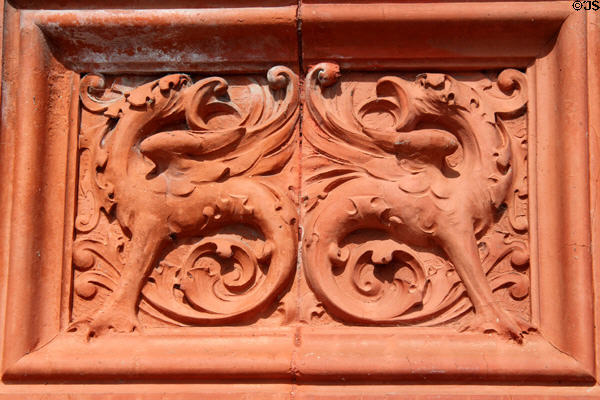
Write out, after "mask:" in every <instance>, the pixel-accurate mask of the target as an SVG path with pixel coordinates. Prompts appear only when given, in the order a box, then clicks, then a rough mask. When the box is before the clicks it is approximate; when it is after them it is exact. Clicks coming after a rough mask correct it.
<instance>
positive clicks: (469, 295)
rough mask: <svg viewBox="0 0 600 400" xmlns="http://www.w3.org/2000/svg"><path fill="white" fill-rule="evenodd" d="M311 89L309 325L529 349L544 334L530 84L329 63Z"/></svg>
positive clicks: (514, 75)
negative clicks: (489, 340)
mask: <svg viewBox="0 0 600 400" xmlns="http://www.w3.org/2000/svg"><path fill="white" fill-rule="evenodd" d="M379 76H380V75H379ZM379 76H378V77H379ZM305 88H306V93H305V96H306V109H307V112H306V114H307V116H306V117H305V123H304V124H303V135H304V136H303V137H304V139H305V141H304V146H303V159H302V164H303V177H302V178H303V187H302V206H303V216H302V225H303V227H304V239H303V257H304V264H303V266H304V268H303V272H304V273H305V274H306V278H307V281H308V285H309V287H310V288H311V290H312V291H314V294H315V296H316V299H314V301H313V302H312V303H311V302H310V301H306V302H305V304H306V307H305V308H306V310H307V311H306V312H305V313H304V315H305V318H306V319H308V320H310V319H311V318H313V317H315V318H321V319H323V313H324V311H327V312H328V313H330V314H331V316H333V318H334V319H335V320H338V321H340V322H342V323H358V324H376V325H380V324H388V325H389V324H394V325H425V326H435V325H441V324H447V325H456V327H457V328H459V329H461V330H473V331H478V332H496V333H498V334H500V335H502V336H505V337H508V338H512V339H515V340H517V341H521V340H522V337H523V334H525V333H527V332H529V331H530V330H532V329H533V328H532V327H531V326H530V324H529V323H528V322H527V320H528V319H529V312H530V311H529V308H530V307H529V299H528V293H529V277H528V265H529V250H528V233H527V230H528V225H527V134H526V114H525V111H526V104H527V94H526V78H525V75H524V74H523V73H521V72H519V71H516V70H510V69H509V70H504V71H502V72H501V73H500V74H499V75H497V76H492V75H490V76H484V75H476V74H463V75H462V76H458V75H457V76H456V77H455V76H450V75H447V74H442V73H425V74H418V75H416V76H415V75H412V76H408V75H407V76H383V77H380V78H379V79H378V80H376V78H375V77H374V75H373V74H349V75H348V76H346V77H342V76H341V74H340V71H339V68H338V66H337V65H335V64H331V63H322V64H318V65H316V66H314V67H313V68H312V69H311V70H310V72H309V73H308V76H307V78H306V83H305ZM323 306H324V310H323ZM509 309H510V310H511V311H509ZM472 311H474V312H472ZM329 322H330V323H331V322H332V321H329Z"/></svg>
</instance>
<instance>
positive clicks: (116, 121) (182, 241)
mask: <svg viewBox="0 0 600 400" xmlns="http://www.w3.org/2000/svg"><path fill="white" fill-rule="evenodd" d="M304 88H305V93H304V94H305V98H304V103H305V107H304V116H303V120H304V123H303V126H302V135H303V138H304V139H303V144H302V146H300V144H299V140H298V128H297V124H296V123H297V119H298V115H299V108H298V102H299V82H298V78H297V76H296V75H295V74H294V73H293V72H292V71H290V70H289V69H287V68H285V67H274V68H272V69H271V70H269V72H268V74H267V77H266V79H265V78H261V77H229V78H227V79H223V78H218V77H211V78H196V77H191V76H188V75H184V74H172V75H167V76H163V77H160V78H158V79H152V78H142V77H131V76H122V77H102V76H99V75H93V74H89V75H86V76H84V77H83V78H82V80H81V90H80V97H81V102H82V112H81V130H80V137H79V183H78V185H79V191H78V208H77V218H76V226H75V242H74V246H73V264H74V285H73V286H74V290H73V291H74V293H73V302H72V310H71V311H72V323H71V325H70V326H69V328H68V330H69V331H72V332H79V333H83V334H85V335H86V336H87V337H88V338H89V337H93V336H98V335H101V334H104V333H106V332H108V331H115V332H131V331H135V330H140V329H141V328H142V327H153V326H165V325H167V326H206V325H217V324H219V325H220V324H242V325H251V324H252V325H260V324H262V323H265V321H266V320H272V321H275V320H276V322H273V323H275V324H277V325H282V324H288V323H292V322H294V323H308V324H315V325H323V324H325V325H348V324H357V325H375V326H381V325H385V326H388V325H411V326H441V325H444V326H447V327H454V328H457V329H459V330H470V331H476V332H495V333H498V334H500V335H501V336H504V337H507V338H511V339H514V340H516V341H522V338H523V335H524V334H526V333H528V332H530V331H532V330H534V328H532V327H531V325H530V323H529V322H528V321H529V315H530V300H529V286H530V284H529V281H530V280H529V271H528V267H529V245H528V242H529V237H528V212H527V208H528V206H527V198H528V193H527V129H526V127H527V114H526V107H527V93H526V78H525V75H524V74H523V73H521V72H519V71H517V70H504V71H501V72H500V73H499V74H493V73H490V74H487V75H484V74H483V73H480V74H475V73H470V74H467V73H462V74H452V75H448V74H442V73H426V74H412V75H410V74H406V75H393V76H392V75H390V76H383V77H382V76H381V74H379V75H376V74H371V73H370V74H346V75H344V76H342V75H341V74H340V71H339V68H338V67H337V65H335V64H330V63H322V64H318V65H316V66H314V67H313V68H312V69H311V70H310V71H309V73H308V75H307V77H306V80H305V83H304ZM300 165H301V166H302V169H301V170H300V168H299V166H300ZM300 186H301V187H300ZM298 198H300V203H301V209H302V213H301V220H300V221H299V218H298V213H297V208H298V205H297V201H298ZM299 222H300V223H299ZM299 226H301V237H302V249H301V252H300V253H301V256H300V257H298V250H299V249H298V243H297V241H298V228H299ZM297 262H300V268H299V274H300V279H297V280H293V279H292V278H293V276H294V273H295V270H296V264H297ZM298 286H299V287H298ZM276 315H278V317H277V318H276V317H275V316H276Z"/></svg>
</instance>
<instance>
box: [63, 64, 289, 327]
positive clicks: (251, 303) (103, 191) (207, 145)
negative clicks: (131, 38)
mask: <svg viewBox="0 0 600 400" xmlns="http://www.w3.org/2000/svg"><path fill="white" fill-rule="evenodd" d="M80 97H81V101H82V104H83V107H84V109H83V111H82V124H81V133H80V138H79V147H80V176H79V193H78V211H77V219H76V238H75V243H74V251H73V263H74V265H75V268H76V274H75V282H74V289H75V298H74V305H73V307H74V308H73V315H74V318H73V319H74V321H73V324H72V325H71V327H70V330H71V331H82V332H85V333H86V334H87V335H88V337H91V336H97V335H100V334H103V333H104V332H106V331H117V332H130V331H133V330H139V329H140V328H141V326H142V324H141V323H140V321H139V318H138V316H139V311H138V307H140V308H141V309H143V311H144V313H145V315H151V316H153V318H156V319H158V320H161V321H163V322H166V323H169V324H174V325H195V324H213V323H226V322H233V321H238V320H240V319H243V318H247V317H249V316H252V315H254V314H256V313H257V312H259V311H260V310H261V309H262V308H264V307H266V306H268V305H270V304H271V303H272V302H273V301H274V299H275V298H276V297H277V296H278V295H280V294H281V292H282V291H283V290H284V289H285V287H286V286H287V285H288V284H289V282H290V280H291V278H292V276H293V271H294V269H295V266H296V252H297V233H296V232H297V226H296V225H297V220H298V218H297V212H296V206H295V201H294V199H295V198H296V195H295V188H294V186H293V185H290V184H289V182H293V179H290V178H289V176H290V174H293V172H291V170H293V169H294V168H295V166H294V164H295V162H294V160H296V157H297V155H296V154H297V153H296V148H297V143H296V141H297V134H296V130H295V124H296V121H297V117H298V109H297V104H298V78H297V76H296V75H295V74H294V73H293V72H292V71H291V70H289V69H288V68H285V67H274V68H272V69H271V70H269V72H268V74H267V79H266V80H265V79H262V78H257V79H254V78H248V77H241V78H235V77H234V78H232V79H229V80H225V79H223V78H219V77H210V78H204V79H199V80H197V81H195V82H194V80H193V79H192V78H191V77H190V76H188V75H184V74H173V75H167V76H164V77H162V78H159V79H156V80H152V81H150V82H145V83H144V82H141V83H140V82H138V81H136V78H129V79H127V78H123V79H110V81H109V80H108V78H104V77H102V76H99V75H86V76H85V77H84V78H83V79H82V82H81V94H80Z"/></svg>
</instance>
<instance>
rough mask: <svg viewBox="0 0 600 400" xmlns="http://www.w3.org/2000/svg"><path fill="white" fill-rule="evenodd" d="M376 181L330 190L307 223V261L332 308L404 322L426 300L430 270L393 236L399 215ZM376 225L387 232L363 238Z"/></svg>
mask: <svg viewBox="0 0 600 400" xmlns="http://www.w3.org/2000/svg"><path fill="white" fill-rule="evenodd" d="M376 186H377V185H376V182H374V181H369V180H364V181H362V182H354V183H353V184H352V185H350V184H348V185H347V186H346V190H338V191H337V192H333V193H330V196H331V198H329V197H328V199H327V201H326V202H325V203H323V204H322V205H321V206H320V207H319V208H317V209H316V210H315V211H316V212H315V214H313V215H314V217H313V218H312V220H311V221H309V223H308V224H307V225H306V226H307V227H309V228H308V230H307V231H306V232H305V235H306V236H305V237H306V239H305V243H304V249H303V256H304V257H305V262H304V265H305V266H306V275H307V279H308V282H309V285H310V286H311V288H312V289H313V291H314V292H315V294H316V295H317V298H318V299H319V300H320V301H322V302H323V303H324V305H325V307H326V308H327V309H328V310H329V311H330V312H332V314H334V315H337V316H338V317H342V318H344V319H347V320H350V321H353V322H378V323H399V322H400V323H401V322H404V318H403V315H404V314H406V313H407V312H409V311H410V310H411V309H412V308H413V307H414V306H418V305H419V304H421V302H422V300H423V295H424V291H425V285H426V279H425V272H424V270H423V267H422V265H421V264H420V263H419V261H418V260H417V259H416V258H415V256H414V252H412V251H411V250H410V248H409V247H408V246H406V245H404V244H401V243H400V241H396V240H394V238H393V237H394V229H395V227H396V226H397V225H398V221H397V219H396V218H395V217H394V216H393V214H392V212H391V211H392V209H391V207H390V206H389V204H388V203H387V202H386V201H385V200H384V196H380V195H378V194H376V193H378V192H379V191H378V190H377V187H376ZM365 188H369V189H372V190H365ZM353 192H354V193H353ZM361 193H363V195H361ZM364 193H373V194H372V195H368V196H365V195H364ZM374 230H376V231H380V232H381V233H382V234H383V235H382V236H381V239H380V240H371V241H368V242H364V241H362V240H360V235H361V232H365V231H374ZM353 235H357V237H355V238H354V239H352V236H353Z"/></svg>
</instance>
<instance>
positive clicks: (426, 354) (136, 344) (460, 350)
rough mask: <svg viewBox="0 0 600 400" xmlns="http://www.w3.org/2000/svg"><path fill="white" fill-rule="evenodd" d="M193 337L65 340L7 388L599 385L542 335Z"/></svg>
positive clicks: (226, 333)
mask: <svg viewBox="0 0 600 400" xmlns="http://www.w3.org/2000/svg"><path fill="white" fill-rule="evenodd" d="M399 330H400V331H404V332H399ZM196 332H199V331H188V333H186V334H185V335H181V334H179V335H177V334H173V335H171V334H156V333H154V332H152V333H146V334H144V335H113V336H107V337H101V338H97V339H92V340H91V341H90V342H89V343H88V342H85V340H83V338H81V337H80V336H77V335H73V334H63V335H60V336H58V337H57V338H56V339H54V340H53V341H52V342H51V343H49V344H48V345H46V346H44V347H42V348H40V349H39V350H36V351H34V352H32V353H30V354H27V355H25V356H24V357H23V358H21V359H20V360H19V361H18V362H17V363H15V364H14V365H12V366H11V367H9V368H8V369H7V371H6V372H5V374H4V376H3V380H5V381H7V382H16V383H18V382H32V381H33V382H57V381H61V382H66V381H69V382H81V381H94V382H100V381H102V382H111V381H119V382H127V381H130V382H136V381H144V380H153V381H156V382H169V381H199V382H200V381H222V380H238V381H239V380H246V381H263V382H264V381H290V382H291V381H297V382H303V383H311V382H314V383H318V382H333V383H338V384H340V383H349V382H352V383H361V382H366V383H368V382H373V381H377V382H380V383H381V382H388V383H394V382H395V383H399V382H401V383H414V382H419V383H421V384H427V383H432V384H433V383H436V384H441V383H444V382H459V383H464V384H469V383H472V384H474V383H477V384H481V383H486V382H489V383H492V382H502V383H516V382H519V383H530V384H537V383H550V382H551V383H553V384H555V385H561V384H563V385H566V384H587V383H593V382H594V376H593V374H592V373H591V372H590V371H588V370H587V369H586V368H584V367H583V366H582V365H581V364H580V363H579V362H578V361H577V360H575V359H573V358H572V357H570V356H568V355H566V354H564V353H562V352H561V351H560V350H558V349H556V348H555V347H554V346H552V345H551V344H550V343H548V342H547V341H546V340H545V339H544V338H543V337H542V336H540V335H539V334H530V335H527V336H526V337H525V340H524V342H523V344H518V343H515V342H512V341H508V340H505V339H501V338H499V337H497V336H495V335H483V334H470V333H456V332H455V331H453V330H450V329H443V328H442V329H440V328H434V329H406V330H405V329H398V328H392V327H387V328H383V327H382V328H368V327H336V328H318V327H315V328H311V327H306V326H304V327H299V328H293V327H286V328H278V329H263V330H255V331H253V330H250V329H240V330H237V331H236V330H235V329H232V330H228V329H225V330H223V329H219V328H214V329H206V330H203V331H202V333H196ZM169 333H170V332H169Z"/></svg>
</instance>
